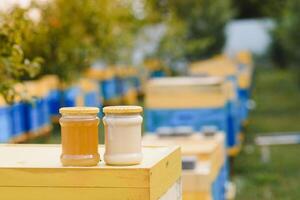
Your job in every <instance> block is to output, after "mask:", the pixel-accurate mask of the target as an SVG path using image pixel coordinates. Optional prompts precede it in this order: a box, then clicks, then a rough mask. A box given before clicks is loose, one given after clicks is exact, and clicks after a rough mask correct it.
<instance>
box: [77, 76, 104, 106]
mask: <svg viewBox="0 0 300 200" xmlns="http://www.w3.org/2000/svg"><path fill="white" fill-rule="evenodd" d="M78 84H79V87H80V90H81V92H82V94H83V101H84V102H83V104H84V106H92V107H100V106H101V105H102V98H101V95H100V89H99V84H97V82H96V81H95V80H91V79H86V78H82V79H80V80H79V83H78Z"/></svg>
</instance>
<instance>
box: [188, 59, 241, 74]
mask: <svg viewBox="0 0 300 200" xmlns="http://www.w3.org/2000/svg"><path fill="white" fill-rule="evenodd" d="M189 74H190V75H202V76H205V75H208V76H222V77H228V76H236V75H237V74H238V68H237V66H236V63H234V62H233V61H232V60H231V59H229V58H228V57H226V56H218V57H215V58H212V59H209V60H203V61H198V62H193V63H192V64H191V65H190V68H189Z"/></svg>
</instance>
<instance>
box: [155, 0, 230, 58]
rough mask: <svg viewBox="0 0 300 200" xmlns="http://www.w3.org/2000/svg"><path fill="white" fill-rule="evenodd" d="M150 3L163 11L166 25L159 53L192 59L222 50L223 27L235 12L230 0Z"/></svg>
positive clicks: (162, 14)
mask: <svg viewBox="0 0 300 200" xmlns="http://www.w3.org/2000/svg"><path fill="white" fill-rule="evenodd" d="M150 5H152V6H153V10H155V11H156V12H162V13H161V18H162V19H163V20H164V21H166V25H167V31H166V35H165V36H164V38H163V40H162V42H161V44H160V49H159V53H158V54H159V55H160V56H162V57H164V58H170V59H171V60H177V59H178V58H180V59H185V60H187V61H193V60H197V59H199V58H203V57H209V56H212V55H214V54H216V53H219V52H220V51H221V50H222V47H223V44H224V39H225V38H224V27H225V24H226V22H228V20H230V19H231V17H232V15H233V11H232V9H231V1H230V0H215V1H210V0H199V1H194V0H186V1H181V0H173V1H171V0H169V1H164V4H162V3H157V1H154V3H152V4H150ZM156 12H154V14H155V15H157V14H156Z"/></svg>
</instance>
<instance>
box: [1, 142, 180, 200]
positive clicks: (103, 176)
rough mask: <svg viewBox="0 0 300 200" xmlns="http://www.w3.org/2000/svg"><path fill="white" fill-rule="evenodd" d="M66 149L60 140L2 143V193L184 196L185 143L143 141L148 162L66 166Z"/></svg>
mask: <svg viewBox="0 0 300 200" xmlns="http://www.w3.org/2000/svg"><path fill="white" fill-rule="evenodd" d="M103 151H104V147H103V146H99V152H100V154H101V156H102V158H103ZM60 153H61V147H60V145H0V199H3V200H41V199H43V200H82V199H88V200H96V199H97V200H99V199H103V200H115V199H116V200H117V199H122V200H123V199H130V200H147V199H160V200H177V199H178V200H179V199H181V159H180V156H181V153H180V148H179V147H143V155H144V158H143V161H142V163H141V164H140V165H134V166H125V167H119V166H107V165H105V163H104V162H100V164H99V165H98V166H95V167H62V166H61V163H60V160H59V157H60Z"/></svg>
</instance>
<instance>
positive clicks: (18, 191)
mask: <svg viewBox="0 0 300 200" xmlns="http://www.w3.org/2000/svg"><path fill="white" fill-rule="evenodd" d="M0 194H1V199H3V200H4V199H5V200H41V199H43V200H62V199H65V200H69V199H72V200H83V199H88V200H99V199H105V200H120V199H130V200H141V199H143V200H144V199H145V200H149V199H150V198H149V189H148V188H93V187H90V188H80V187H76V188H74V187H0Z"/></svg>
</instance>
